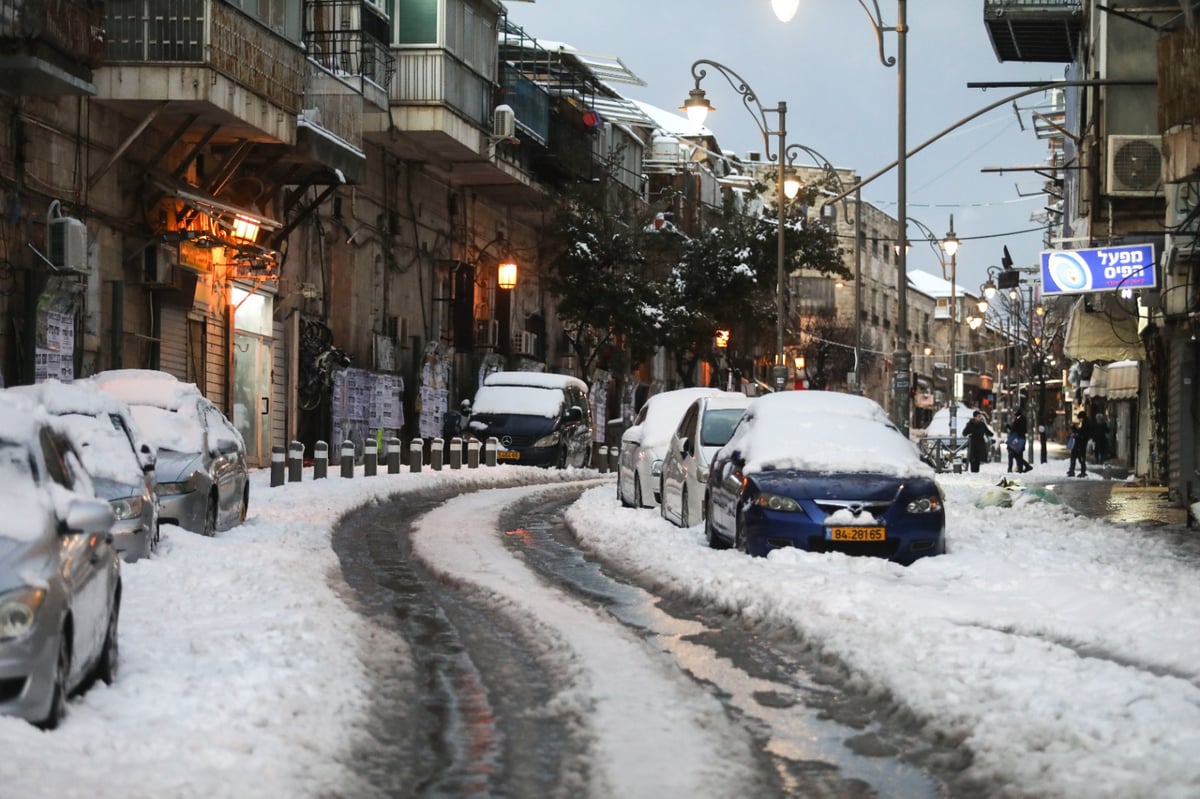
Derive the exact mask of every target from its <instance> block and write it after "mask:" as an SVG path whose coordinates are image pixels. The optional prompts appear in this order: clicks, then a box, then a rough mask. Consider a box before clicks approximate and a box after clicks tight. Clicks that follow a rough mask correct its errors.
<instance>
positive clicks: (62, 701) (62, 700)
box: [37, 627, 71, 730]
mask: <svg viewBox="0 0 1200 799" xmlns="http://www.w3.org/2000/svg"><path fill="white" fill-rule="evenodd" d="M58 639H59V640H58V661H57V663H56V665H55V667H54V695H53V696H52V697H51V698H50V715H48V716H46V718H44V719H42V720H41V721H40V722H38V725H37V726H39V727H41V728H42V729H43V730H53V729H57V728H58V725H59V724H60V723H61V722H62V720H63V719H64V718H66V715H67V680H69V679H70V676H71V645H70V643H68V642H69V641H70V639H71V631H70V630H69V629H67V628H66V627H64V628H63V629H62V630H60V631H59V633H58Z"/></svg>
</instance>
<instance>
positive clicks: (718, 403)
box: [704, 391, 754, 411]
mask: <svg viewBox="0 0 1200 799" xmlns="http://www.w3.org/2000/svg"><path fill="white" fill-rule="evenodd" d="M753 399H754V397H751V396H748V395H746V394H743V393H742V392H740V391H721V392H719V393H717V394H713V395H712V396H710V397H705V399H704V408H705V410H710V411H712V410H723V409H726V408H745V407H746V406H747V405H749V404H750V402H751V400H753Z"/></svg>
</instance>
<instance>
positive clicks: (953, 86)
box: [506, 0, 1064, 291]
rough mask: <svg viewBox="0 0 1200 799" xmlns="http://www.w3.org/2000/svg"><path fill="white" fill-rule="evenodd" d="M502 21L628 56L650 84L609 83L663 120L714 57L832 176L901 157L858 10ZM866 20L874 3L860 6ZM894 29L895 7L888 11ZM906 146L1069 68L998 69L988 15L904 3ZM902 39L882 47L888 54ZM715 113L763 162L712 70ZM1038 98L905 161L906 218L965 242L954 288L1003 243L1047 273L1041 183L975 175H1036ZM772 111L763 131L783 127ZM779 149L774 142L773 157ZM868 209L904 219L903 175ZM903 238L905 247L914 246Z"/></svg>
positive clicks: (673, 9) (753, 134)
mask: <svg viewBox="0 0 1200 799" xmlns="http://www.w3.org/2000/svg"><path fill="white" fill-rule="evenodd" d="M506 5H507V7H508V9H509V19H510V21H512V22H513V23H515V24H517V25H519V26H521V27H522V28H524V29H525V31H526V32H527V33H528V34H529V35H530V36H533V37H534V38H537V39H539V40H549V41H554V42H563V43H566V44H570V45H572V46H573V47H575V48H577V49H579V50H582V51H586V52H592V53H598V54H603V55H608V56H616V57H618V58H620V59H621V60H622V61H623V62H624V63H625V64H626V66H628V67H629V69H630V70H632V71H633V72H634V73H635V74H636V75H637V76H638V77H640V78H641V79H642V80H644V81H645V82H646V85H645V86H615V87H614V88H616V89H617V90H618V91H620V92H621V93H622V94H623V95H625V96H626V97H629V98H631V99H636V100H643V101H645V102H648V103H652V104H654V105H657V106H661V107H663V108H666V109H670V110H674V109H677V108H678V107H679V106H680V105H682V103H683V100H684V99H685V98H686V97H687V92H688V90H689V89H691V88H692V85H693V81H692V78H691V64H692V63H693V62H694V61H696V60H697V59H701V58H704V59H709V60H713V61H717V62H720V63H721V64H723V65H725V66H727V67H729V68H731V69H733V70H734V71H736V72H737V73H738V74H740V75H741V76H742V78H743V79H745V81H746V82H747V83H748V84H749V85H750V87H751V88H752V89H753V90H754V91H756V92H757V93H758V96H759V99H760V101H761V102H762V105H763V106H764V107H769V108H774V107H775V106H776V105H777V104H778V103H779V102H780V101H784V102H786V103H787V105H788V112H787V113H788V117H787V131H788V136H787V139H788V141H789V142H799V143H801V144H804V145H806V146H808V147H811V148H813V149H814V150H816V151H818V152H820V153H821V154H823V155H824V156H825V157H826V158H828V159H829V160H830V161H831V162H833V164H834V165H835V166H837V167H845V168H850V169H854V170H856V171H857V172H858V174H859V175H860V176H862V177H867V176H869V175H871V174H873V173H875V172H876V171H878V170H879V169H881V168H883V167H884V166H886V165H887V164H889V163H890V162H892V161H893V160H895V158H896V154H897V123H896V117H897V70H896V68H895V67H892V68H886V67H884V66H883V65H882V64H881V63H880V60H879V52H878V47H877V45H876V40H875V35H874V32H873V30H872V27H871V24H870V21H869V20H868V18H867V15H866V14H865V13H864V12H863V8H862V7H861V6H860V5H859V3H858V2H856V1H855V0H802V2H801V4H800V10H799V12H798V13H797V14H796V17H795V18H794V19H793V20H792V21H791V22H789V23H787V24H784V23H781V22H779V21H778V20H777V19H776V18H775V15H774V13H773V12H772V11H771V5H770V2H769V0H737V1H736V2H734V1H733V0H608V2H604V3H597V2H595V1H594V0H537V2H523V1H518V0H508V2H507V3H506ZM866 5H867V6H868V7H870V6H872V2H871V0H866ZM879 5H880V9H881V11H882V13H883V22H884V24H885V26H892V25H895V24H896V12H897V3H896V2H894V0H881V2H880V4H879ZM908 26H909V31H910V32H909V34H908V146H909V149H912V148H913V147H915V146H916V145H918V144H920V143H921V142H923V141H925V140H926V139H928V138H929V137H931V136H933V135H934V134H936V133H938V132H939V131H941V130H942V129H944V128H946V127H949V126H950V125H952V124H953V123H955V122H957V121H958V120H960V119H962V118H963V117H965V116H967V115H969V114H971V113H973V112H975V111H976V110H978V109H980V108H982V107H983V106H985V105H988V104H990V103H992V102H994V101H996V100H1000V99H1002V98H1003V97H1005V96H1006V95H1008V94H1011V93H1013V92H1015V91H1016V90H1015V89H1007V88H1006V89H992V90H989V91H987V92H984V91H982V90H979V89H968V88H966V84H967V83H968V82H987V81H1034V80H1039V81H1040V80H1043V79H1045V80H1054V79H1058V78H1061V77H1062V76H1063V70H1064V65H1062V64H1021V63H1003V64H1002V63H1000V62H999V61H998V60H997V59H996V56H995V53H994V51H993V50H992V45H991V40H990V38H989V37H988V34H987V30H986V28H985V27H984V23H983V4H982V3H980V2H978V1H977V0H976V2H964V0H925V2H921V3H909V4H908ZM896 39H897V37H896V35H895V34H893V33H887V34H885V35H884V47H885V51H886V53H887V55H895V54H896ZM703 88H704V89H705V90H706V92H707V94H708V98H709V101H710V102H711V103H712V104H713V105H714V106H716V107H717V109H718V111H717V113H715V114H712V115H710V116H709V119H708V122H707V125H708V127H709V128H710V129H711V130H712V131H713V132H714V133H715V134H716V136H717V139H718V141H719V143H720V144H721V146H722V147H723V148H724V149H727V150H733V151H736V152H738V153H742V154H744V153H746V152H748V151H751V150H758V151H761V150H762V149H763V138H762V134H761V133H760V132H759V129H758V128H757V127H756V125H755V122H754V118H753V117H752V115H751V114H750V113H749V112H748V111H747V110H746V109H745V108H743V107H742V106H741V102H740V99H739V98H738V96H737V94H736V93H735V92H734V90H733V89H732V88H730V86H729V85H728V84H727V83H725V82H724V81H723V80H721V79H720V77H719V76H718V75H716V74H715V73H714V72H713V71H712V70H710V72H709V76H708V78H706V79H705V81H704V83H703ZM1043 102H1044V98H1043V97H1042V95H1040V94H1037V95H1031V96H1030V97H1027V98H1023V99H1021V100H1019V101H1017V105H1018V107H1019V108H1021V109H1022V111H1021V114H1020V117H1021V120H1022V121H1023V122H1024V126H1025V130H1024V131H1022V129H1021V125H1020V124H1019V123H1018V115H1017V114H1016V113H1015V112H1014V110H1013V106H1012V104H1011V103H1009V104H1005V105H1004V106H1002V107H1001V108H999V109H997V110H995V111H992V112H990V113H989V114H986V115H984V116H982V117H980V118H979V119H977V120H975V121H973V122H971V123H968V124H967V125H965V126H964V127H963V128H961V129H959V130H957V131H956V132H954V133H951V134H950V135H949V136H948V137H947V138H945V139H942V140H940V141H939V142H937V143H935V144H933V145H931V146H930V147H928V148H927V149H926V150H924V151H923V152H921V153H919V154H918V155H916V156H914V157H913V158H911V159H909V162H908V206H909V208H908V216H909V217H913V218H916V219H918V220H919V221H921V222H923V223H924V224H925V225H927V226H928V227H929V228H931V229H932V230H933V231H934V232H935V233H936V234H938V235H939V236H940V235H944V233H945V232H946V230H947V228H948V226H949V221H950V215H951V214H953V215H954V227H955V232H956V233H957V234H958V236H959V238H960V239H962V240H963V246H962V248H961V249H960V250H959V252H958V256H957V263H958V281H957V282H958V283H959V285H961V286H963V287H964V288H966V289H967V290H969V291H977V290H978V288H979V286H980V284H982V283H983V281H984V280H985V278H986V274H987V267H988V266H989V265H998V264H999V263H1000V255H1001V247H1002V246H1003V245H1008V248H1009V250H1010V252H1011V253H1012V256H1013V259H1014V261H1015V262H1016V265H1017V266H1022V265H1024V266H1032V265H1034V264H1036V263H1039V261H1040V258H1039V254H1040V253H1041V251H1042V249H1043V238H1042V231H1041V229H1037V230H1034V231H1032V232H1024V233H1021V232H1019V231H1029V230H1030V229H1031V228H1039V224H1038V223H1036V222H1031V221H1030V215H1031V214H1033V213H1037V212H1040V211H1041V210H1042V208H1043V206H1044V205H1045V204H1046V200H1045V196H1044V195H1042V194H1036V195H1034V196H1028V197H1022V196H1021V195H1022V194H1030V193H1033V192H1038V191H1040V189H1041V186H1042V184H1043V182H1044V179H1043V178H1042V177H1040V176H1038V175H1037V174H1036V173H1033V172H1006V173H1004V174H1003V175H1000V174H995V173H982V172H981V171H980V170H981V169H983V168H984V167H1014V166H1029V165H1040V164H1043V163H1044V162H1045V160H1046V155H1047V148H1046V143H1045V142H1044V141H1040V140H1038V139H1037V137H1036V136H1035V135H1034V133H1033V132H1032V124H1031V119H1030V110H1029V109H1031V108H1035V107H1038V106H1040V105H1041V104H1042V103H1043ZM775 121H776V119H775V115H774V114H769V115H768V122H770V123H771V124H774V123H775ZM776 141H777V140H776V139H775V137H772V147H773V148H774V144H775V142H776ZM863 199H864V200H866V201H868V202H871V203H872V204H874V205H876V206H878V207H880V208H882V209H883V210H884V211H886V212H888V213H889V214H891V215H893V216H895V215H896V182H895V178H894V172H892V173H889V174H888V175H886V176H884V177H881V178H879V179H878V180H876V181H875V182H874V183H872V184H871V185H869V186H867V187H866V188H864V189H863ZM920 236H921V234H920V231H919V230H918V229H917V228H916V227H910V229H909V239H910V240H916V239H918V238H920ZM909 267H910V268H916V269H925V270H926V271H931V272H939V271H940V266H939V265H938V262H937V260H936V259H935V257H934V256H933V254H932V253H931V252H930V250H929V249H928V248H927V247H921V246H914V247H913V249H912V251H911V253H910V255H909Z"/></svg>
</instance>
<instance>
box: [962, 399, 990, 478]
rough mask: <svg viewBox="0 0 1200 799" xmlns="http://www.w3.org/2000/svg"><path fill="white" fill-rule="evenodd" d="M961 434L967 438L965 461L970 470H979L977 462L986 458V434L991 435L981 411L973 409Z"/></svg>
mask: <svg viewBox="0 0 1200 799" xmlns="http://www.w3.org/2000/svg"><path fill="white" fill-rule="evenodd" d="M962 434H963V435H964V436H966V438H967V462H968V463H969V464H970V465H971V471H973V472H977V471H979V464H980V463H982V462H983V461H986V460H987V454H988V436H993V435H994V433H993V432H992V428H990V427H988V423H987V422H986V421H984V419H983V412H982V411H975V413H973V414H972V415H971V419H970V421H968V422H967V424H966V426H965V427H963V430H962Z"/></svg>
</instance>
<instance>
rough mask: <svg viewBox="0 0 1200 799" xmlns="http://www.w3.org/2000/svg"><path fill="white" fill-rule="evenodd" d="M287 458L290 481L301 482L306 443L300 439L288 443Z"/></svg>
mask: <svg viewBox="0 0 1200 799" xmlns="http://www.w3.org/2000/svg"><path fill="white" fill-rule="evenodd" d="M287 458H288V461H287V468H288V482H289V483H299V482H300V480H301V478H302V477H303V475H302V474H301V472H302V471H303V469H304V444H303V443H302V442H300V441H293V442H292V443H290V444H288V455H287Z"/></svg>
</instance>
